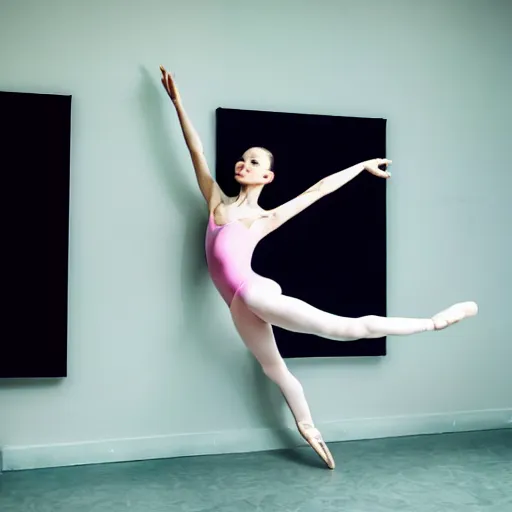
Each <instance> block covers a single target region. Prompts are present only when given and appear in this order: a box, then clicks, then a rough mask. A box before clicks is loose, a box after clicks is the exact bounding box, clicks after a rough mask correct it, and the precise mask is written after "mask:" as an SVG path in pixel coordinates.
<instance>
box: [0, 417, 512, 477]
mask: <svg viewBox="0 0 512 512" xmlns="http://www.w3.org/2000/svg"><path fill="white" fill-rule="evenodd" d="M318 427H319V428H320V430H321V431H322V434H323V436H324V438H325V439H326V441H327V442H339V441H353V440H362V439H377V438H384V437H401V436H412V435H424V434H441V433H454V432H468V431H477V430H495V429H506V428H512V408H511V409H499V410H484V411H463V412H454V413H443V414H427V415H415V416H393V417H384V418H362V419H353V420H345V421H335V422H329V423H324V424H319V425H318ZM303 444H304V442H303V441H302V439H301V438H300V437H299V436H298V434H297V433H296V432H295V431H294V430H290V429H288V428H287V429H283V430H278V429H245V430H234V431H223V432H204V433H196V434H194V433H192V434H173V435H164V436H154V437H142V438H130V439H108V440H101V441H90V442H78V443H59V444H50V445H37V446H4V447H3V448H2V450H1V452H2V454H1V455H2V456H0V462H1V465H0V471H1V470H2V469H3V470H4V471H16V470H25V469H39V468H48V467H59V466H75V465H83V464H99V463H109V462H125V461H134V460H147V459H161V458H172V457H186V456H194V455H215V454H225V453H241V452H253V451H264V450H275V449H283V448H292V447H296V446H301V445H303Z"/></svg>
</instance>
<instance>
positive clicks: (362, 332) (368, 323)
mask: <svg viewBox="0 0 512 512" xmlns="http://www.w3.org/2000/svg"><path fill="white" fill-rule="evenodd" d="M375 318H377V317H376V316H374V315H366V316H362V317H359V318H351V319H350V322H349V326H348V333H347V334H348V337H349V338H350V339H353V340H358V339H364V338H369V337H371V336H372V334H373V328H372V327H373V325H374V323H375Z"/></svg>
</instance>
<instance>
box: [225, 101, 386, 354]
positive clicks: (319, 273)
mask: <svg viewBox="0 0 512 512" xmlns="http://www.w3.org/2000/svg"><path fill="white" fill-rule="evenodd" d="M216 132H217V133H216V153H217V155H216V179H217V181H218V183H219V185H220V186H221V188H222V189H223V190H224V191H225V192H226V193H227V194H229V195H236V194H237V193H238V187H239V186H238V184H237V183H236V182H235V180H234V179H233V175H234V171H233V169H234V165H235V163H236V161H237V160H238V159H239V158H240V157H241V155H242V154H243V152H244V151H245V150H246V149H248V148H249V147H251V146H263V147H265V148H267V149H269V150H270V151H271V152H272V153H273V154H274V157H275V166H274V171H275V179H274V181H273V183H271V184H270V185H268V186H266V187H265V189H264V191H263V193H262V195H261V199H260V205H261V206H262V207H263V208H265V209H270V208H274V207H276V206H278V205H279V204H282V203H284V202H286V201H288V200H290V199H292V198H293V197H295V196H297V195H299V194H300V193H302V192H303V191H304V190H306V189H307V188H308V187H310V186H311V185H313V184H315V183H316V182H318V181H319V180H320V179H322V178H324V177H326V176H328V175H330V174H333V173H335V172H338V171H340V170H342V169H344V168H347V167H349V166H351V165H354V164H357V163H359V162H362V161H364V160H368V159H371V158H385V155H386V120H385V119H379V118H375V119H371V118H355V117H341V116H325V115H307V114H294V113H280V112H265V111H254V110H238V109H225V108H219V109H217V111H216ZM253 268H254V270H255V271H256V272H257V273H259V274H261V275H263V276H265V277H269V278H271V279H274V280H275V281H277V282H278V283H279V284H280V285H281V287H282V289H283V293H284V294H286V295H291V296H294V297H297V298H299V299H302V300H304V301H306V302H308V303H310V304H311V305H313V306H315V307H317V308H320V309H323V310H325V311H328V312H330V313H334V314H337V315H342V316H349V317H359V316H364V315H382V316H385V315H386V180H384V179H381V178H377V177H375V176H373V175H371V174H369V173H367V172H363V173H361V174H360V175H359V176H357V177H356V178H355V179H354V180H352V181H351V182H349V183H348V184H346V185H345V186H344V187H342V188H341V189H339V190H338V191H336V192H334V193H332V194H330V195H328V196H326V197H324V198H322V199H320V200H319V201H318V202H316V203H315V204H314V205H312V206H311V207H309V208H307V209H306V210H305V211H303V212H302V213H301V214H299V215H297V216H296V217H294V218H292V219H291V220H289V221H288V222H287V223H286V224H284V225H283V226H282V227H280V228H279V229H278V230H276V231H274V232H273V233H271V234H270V235H269V236H268V237H266V238H265V239H263V240H262V241H261V242H260V243H259V245H258V246H257V248H256V251H255V253H254V257H253ZM275 334H276V340H277V343H278V346H279V349H280V352H281V354H282V355H283V357H286V358H293V357H332V356H377V355H385V353H386V339H385V338H378V339H372V340H356V341H352V342H337V341H332V340H327V339H323V338H320V337H316V336H312V335H306V334H298V333H293V332H289V331H286V330H283V329H280V328H275Z"/></svg>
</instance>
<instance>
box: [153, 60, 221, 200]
mask: <svg viewBox="0 0 512 512" xmlns="http://www.w3.org/2000/svg"><path fill="white" fill-rule="evenodd" d="M160 71H161V72H162V84H163V86H164V88H165V90H166V91H167V94H168V95H169V97H170V98H171V100H172V102H173V105H174V107H175V108H176V112H177V114H178V119H179V121H180V125H181V129H182V131H183V136H184V137H185V142H186V144H187V147H188V150H189V152H190V157H191V159H192V163H193V165H194V170H195V172H196V178H197V183H198V185H199V188H200V189H201V193H202V194H203V197H204V198H205V200H206V202H207V203H208V206H209V208H210V210H212V209H214V208H215V207H216V206H217V205H218V204H219V203H220V202H222V201H223V200H224V198H225V195H224V193H223V192H222V190H221V188H220V187H219V185H218V184H217V182H216V181H215V180H214V179H213V176H212V174H211V172H210V169H209V167H208V162H207V161H206V158H205V156H204V152H203V144H202V143H201V139H200V138H199V135H198V134H197V132H196V130H195V129H194V126H193V125H192V123H191V121H190V119H189V118H188V115H187V113H186V111H185V109H184V107H183V104H182V102H181V97H180V94H179V92H178V88H177V86H176V83H175V82H174V79H173V78H172V76H171V75H170V74H169V73H168V72H167V71H166V70H165V68H164V67H163V66H160Z"/></svg>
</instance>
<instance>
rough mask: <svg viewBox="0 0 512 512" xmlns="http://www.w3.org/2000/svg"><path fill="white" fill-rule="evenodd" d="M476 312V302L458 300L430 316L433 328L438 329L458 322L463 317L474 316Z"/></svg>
mask: <svg viewBox="0 0 512 512" xmlns="http://www.w3.org/2000/svg"><path fill="white" fill-rule="evenodd" d="M477 313H478V305H477V304H476V302H458V303H457V304H453V306H450V307H449V308H446V309H444V310H443V311H441V312H439V313H437V314H436V315H434V316H433V317H432V321H433V322H434V329H435V330H436V331H440V330H442V329H446V327H448V326H450V325H453V324H455V323H457V322H460V321H461V320H463V319H464V318H468V317H470V316H475V315H476V314H477Z"/></svg>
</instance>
